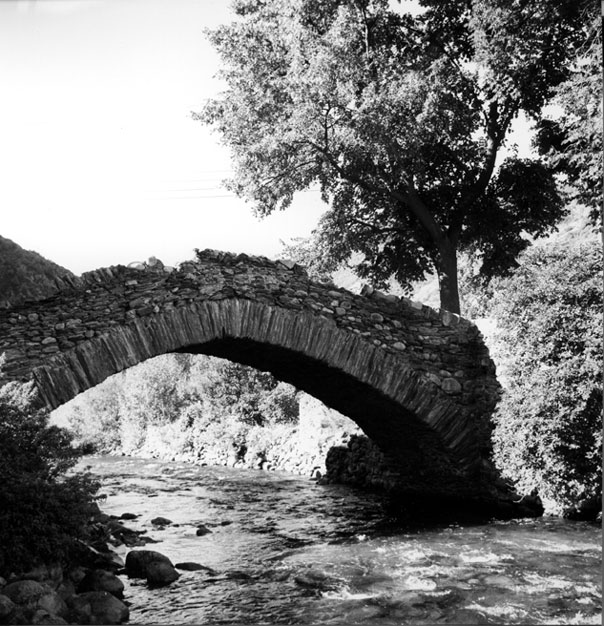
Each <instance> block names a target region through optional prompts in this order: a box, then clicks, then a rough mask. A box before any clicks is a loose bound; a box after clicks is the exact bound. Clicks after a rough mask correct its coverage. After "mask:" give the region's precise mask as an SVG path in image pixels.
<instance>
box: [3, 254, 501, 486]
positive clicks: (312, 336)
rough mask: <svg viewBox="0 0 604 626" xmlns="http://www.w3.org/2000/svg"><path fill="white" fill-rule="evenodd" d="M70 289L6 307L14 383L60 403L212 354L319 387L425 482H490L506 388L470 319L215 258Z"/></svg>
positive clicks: (91, 279) (115, 274) (95, 275)
mask: <svg viewBox="0 0 604 626" xmlns="http://www.w3.org/2000/svg"><path fill="white" fill-rule="evenodd" d="M59 286H60V289H59V291H58V292H57V294H55V295H54V296H52V297H51V298H48V299H46V300H43V301H39V302H33V303H28V304H25V305H22V306H19V307H15V308H13V309H9V310H7V311H4V312H2V313H0V353H2V352H4V353H5V354H6V356H7V361H6V364H5V370H4V374H5V376H6V377H7V378H8V379H18V380H33V381H34V382H35V384H36V386H37V388H38V390H39V392H40V396H41V398H42V400H43V401H44V402H45V404H46V405H47V406H48V407H49V408H56V407H57V406H59V405H61V404H63V403H65V402H67V401H68V400H70V399H71V398H73V397H74V396H76V395H77V394H78V393H81V392H82V391H85V390H86V389H89V388H90V387H93V386H95V385H97V384H98V383H100V382H102V381H103V380H105V379H106V378H107V377H108V376H110V375H112V374H115V373H117V372H119V371H122V370H124V369H126V368H128V367H131V366H133V365H136V364H137V363H140V362H141V361H144V360H146V359H148V358H151V357H154V356H158V355H160V354H165V353H169V352H192V353H204V354H209V355H213V356H219V357H223V358H229V359H230V360H233V361H237V362H240V363H243V364H246V365H251V366H254V367H256V368H258V369H263V370H267V371H270V372H271V373H273V374H274V375H275V376H276V377H277V378H279V379H280V380H284V381H285V382H290V383H292V384H294V385H295V386H296V387H298V388H300V389H302V390H304V391H307V392H308V393H310V394H311V395H313V396H315V397H317V398H318V399H320V400H322V401H323V402H324V403H325V404H326V405H328V406H330V407H332V408H334V409H337V410H338V411H340V412H341V413H344V414H345V415H347V416H349V417H351V418H352V419H353V420H354V421H355V422H357V423H358V424H359V425H360V426H361V428H362V429H363V430H364V431H365V432H366V434H367V435H368V436H369V437H370V438H371V439H373V440H374V441H375V442H376V443H377V444H378V445H379V446H380V447H381V448H382V449H383V450H384V452H385V453H387V454H388V455H389V457H390V458H391V459H393V463H394V464H395V465H396V463H397V459H398V462H400V464H401V465H402V464H406V465H407V466H408V465H409V459H412V463H413V464H416V465H417V469H418V475H419V474H421V473H422V472H423V473H425V472H426V471H429V470H430V471H432V470H434V468H437V471H436V472H434V471H433V472H432V474H433V475H435V476H437V475H438V474H439V472H440V473H441V474H442V475H443V477H444V474H450V475H452V476H454V477H457V478H458V479H459V480H460V481H462V482H463V481H466V482H467V480H468V479H471V480H472V481H475V482H476V481H478V482H480V480H479V479H480V476H481V475H482V474H481V473H483V471H484V468H485V465H488V455H489V452H490V422H489V418H490V414H491V412H492V410H493V408H494V406H495V403H496V401H497V397H498V390H499V388H498V384H497V381H496V379H495V376H494V367H493V364H492V362H491V360H490V358H489V356H488V351H487V349H486V347H485V346H484V344H483V343H482V339H481V337H480V333H479V332H478V330H477V329H476V327H475V326H473V325H472V324H470V323H469V322H468V321H466V320H463V319H460V318H459V317H458V316H455V315H452V314H450V313H448V312H446V311H435V310H432V309H430V308H428V307H424V306H422V305H419V304H417V303H412V302H410V301H409V300H406V299H400V298H394V297H392V296H385V295H384V294H380V293H379V292H371V291H369V292H368V293H366V295H364V296H358V295H354V294H352V293H350V292H348V291H346V290H343V289H337V288H335V287H334V286H333V285H330V284H324V283H315V282H313V281H311V280H309V278H308V276H307V275H306V273H305V272H304V270H303V269H302V268H300V267H299V266H295V265H293V264H290V263H285V262H273V261H270V260H268V259H265V258H263V257H248V256H246V255H233V254H228V253H217V252H214V251H204V252H201V253H198V258H197V260H196V261H194V262H188V263H184V264H182V265H181V267H180V269H179V270H178V271H170V272H168V271H166V270H165V268H163V267H161V265H160V266H159V267H157V266H155V267H152V268H147V269H133V268H125V267H123V266H118V267H113V268H106V269H102V270H97V271H96V272H92V273H89V274H86V275H84V276H83V277H82V278H80V279H71V280H69V281H67V282H65V283H63V284H60V285H59ZM429 473H430V472H429ZM476 484H477V486H478V483H476Z"/></svg>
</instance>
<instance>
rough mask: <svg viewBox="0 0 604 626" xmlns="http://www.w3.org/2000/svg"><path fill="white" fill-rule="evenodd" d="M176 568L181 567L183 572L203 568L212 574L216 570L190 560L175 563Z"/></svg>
mask: <svg viewBox="0 0 604 626" xmlns="http://www.w3.org/2000/svg"><path fill="white" fill-rule="evenodd" d="M174 567H175V568H176V569H181V570H183V571H185V572H197V571H199V570H204V571H206V572H208V573H209V574H211V575H212V576H214V575H215V574H216V572H215V571H214V570H213V569H212V568H211V567H207V566H206V565H202V564H201V563H193V562H192V561H185V562H184V563H176V564H175V565H174Z"/></svg>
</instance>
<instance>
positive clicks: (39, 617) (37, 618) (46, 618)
mask: <svg viewBox="0 0 604 626" xmlns="http://www.w3.org/2000/svg"><path fill="white" fill-rule="evenodd" d="M29 623H30V624H34V625H35V626H38V625H39V624H67V623H68V622H66V621H65V620H64V619H63V618H62V617H59V616H58V615H53V614H52V613H49V612H48V611H46V610H44V609H38V610H37V611H36V612H35V613H34V614H33V615H32V617H31V620H30V622H29Z"/></svg>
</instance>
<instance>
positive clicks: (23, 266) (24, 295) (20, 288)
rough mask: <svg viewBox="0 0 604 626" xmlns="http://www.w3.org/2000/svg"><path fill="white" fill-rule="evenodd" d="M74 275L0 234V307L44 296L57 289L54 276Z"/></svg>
mask: <svg viewBox="0 0 604 626" xmlns="http://www.w3.org/2000/svg"><path fill="white" fill-rule="evenodd" d="M63 276H73V274H72V273H71V272H70V271H69V270H66V269H65V268H64V267H61V266H60V265H57V264H56V263H53V262H52V261H49V260H48V259H45V258H44V257H43V256H42V255H40V254H38V253H37V252H31V251H29V250H24V249H23V248H22V247H21V246H19V245H18V244H16V243H15V242H14V241H11V240H10V239H6V238H5V237H0V308H8V307H10V306H15V305H18V304H21V303H23V302H27V301H28V300H40V299H41V298H47V297H48V296H51V295H52V294H54V293H56V292H57V291H58V287H57V285H56V283H55V279H56V278H61V277H63Z"/></svg>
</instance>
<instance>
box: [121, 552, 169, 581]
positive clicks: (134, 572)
mask: <svg viewBox="0 0 604 626" xmlns="http://www.w3.org/2000/svg"><path fill="white" fill-rule="evenodd" d="M154 562H159V563H167V564H168V565H170V567H172V568H173V567H174V566H173V565H172V561H170V559H169V558H168V557H167V556H165V555H163V554H161V552H155V551H154V550H131V551H130V552H128V554H127V555H126V574H128V576H131V577H132V578H146V577H147V568H148V567H149V564H150V563H154Z"/></svg>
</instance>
